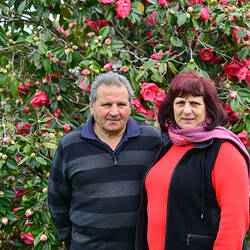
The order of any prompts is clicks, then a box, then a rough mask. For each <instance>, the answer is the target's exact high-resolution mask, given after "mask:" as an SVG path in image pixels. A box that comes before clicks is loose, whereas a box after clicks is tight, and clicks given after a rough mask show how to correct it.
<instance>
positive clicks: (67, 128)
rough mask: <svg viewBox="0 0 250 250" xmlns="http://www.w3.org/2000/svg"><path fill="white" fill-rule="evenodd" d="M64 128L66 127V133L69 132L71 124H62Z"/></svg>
mask: <svg viewBox="0 0 250 250" xmlns="http://www.w3.org/2000/svg"><path fill="white" fill-rule="evenodd" d="M62 128H64V130H65V133H68V132H69V131H70V126H69V124H68V123H65V124H64V125H63V126H62Z"/></svg>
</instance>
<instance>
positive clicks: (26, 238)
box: [20, 232, 34, 245]
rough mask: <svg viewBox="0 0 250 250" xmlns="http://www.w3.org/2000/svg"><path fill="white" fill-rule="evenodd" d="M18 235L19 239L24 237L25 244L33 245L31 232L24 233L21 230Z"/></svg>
mask: <svg viewBox="0 0 250 250" xmlns="http://www.w3.org/2000/svg"><path fill="white" fill-rule="evenodd" d="M20 237H21V239H24V242H25V243H26V244H27V245H33V243H34V238H33V235H32V234H31V233H27V234H24V233H23V232H21V233H20Z"/></svg>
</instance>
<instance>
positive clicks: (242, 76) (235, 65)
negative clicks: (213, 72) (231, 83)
mask: <svg viewBox="0 0 250 250" xmlns="http://www.w3.org/2000/svg"><path fill="white" fill-rule="evenodd" d="M238 61H239V60H238V57H237V56H234V60H232V61H231V62H230V63H229V64H225V65H224V66H223V68H222V70H224V71H225V74H226V75H227V76H228V79H229V80H240V81H242V80H246V81H247V82H248V81H249V80H250V79H249V76H250V70H249V69H248V67H249V65H250V60H249V59H247V58H246V59H244V60H242V62H241V64H240V62H238ZM235 78H236V79H235Z"/></svg>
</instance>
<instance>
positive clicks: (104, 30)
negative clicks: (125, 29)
mask: <svg viewBox="0 0 250 250" xmlns="http://www.w3.org/2000/svg"><path fill="white" fill-rule="evenodd" d="M108 33H109V26H104V27H103V28H102V29H101V30H100V31H99V35H100V36H102V38H103V39H104V38H105V37H106V36H107V35H108Z"/></svg>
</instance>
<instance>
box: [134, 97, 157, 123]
mask: <svg viewBox="0 0 250 250" xmlns="http://www.w3.org/2000/svg"><path fill="white" fill-rule="evenodd" d="M132 105H133V106H134V107H135V108H136V111H137V112H138V113H142V114H144V115H146V116H147V117H149V118H155V114H154V112H153V111H151V110H148V109H145V108H144V107H143V106H142V104H141V102H140V97H138V98H135V99H132Z"/></svg>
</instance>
